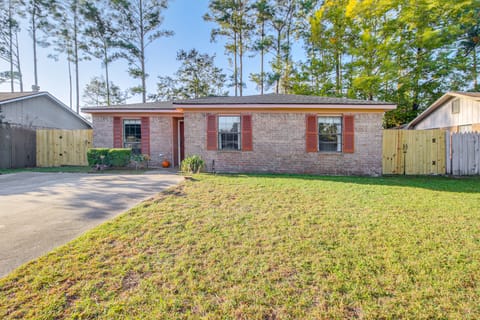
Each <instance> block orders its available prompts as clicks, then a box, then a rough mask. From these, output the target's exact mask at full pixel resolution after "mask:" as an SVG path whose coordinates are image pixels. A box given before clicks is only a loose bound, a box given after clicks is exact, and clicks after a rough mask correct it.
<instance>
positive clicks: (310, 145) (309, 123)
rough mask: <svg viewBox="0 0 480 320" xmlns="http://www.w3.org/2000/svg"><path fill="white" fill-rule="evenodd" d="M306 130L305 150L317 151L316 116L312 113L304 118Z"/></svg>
mask: <svg viewBox="0 0 480 320" xmlns="http://www.w3.org/2000/svg"><path fill="white" fill-rule="evenodd" d="M306 128H307V132H306V135H305V138H306V145H307V152H317V151H318V123H317V116H316V115H314V114H307V119H306Z"/></svg>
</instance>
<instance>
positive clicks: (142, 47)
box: [139, 0, 147, 103]
mask: <svg viewBox="0 0 480 320" xmlns="http://www.w3.org/2000/svg"><path fill="white" fill-rule="evenodd" d="M139 4H140V6H139V9H140V12H139V13H140V35H141V36H140V65H141V68H142V74H141V76H142V102H143V103H145V102H147V81H146V77H147V75H146V74H145V33H144V32H145V26H144V22H143V1H142V0H139Z"/></svg>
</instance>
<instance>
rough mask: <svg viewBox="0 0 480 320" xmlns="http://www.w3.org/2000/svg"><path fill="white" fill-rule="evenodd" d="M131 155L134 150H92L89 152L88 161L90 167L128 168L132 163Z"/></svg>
mask: <svg viewBox="0 0 480 320" xmlns="http://www.w3.org/2000/svg"><path fill="white" fill-rule="evenodd" d="M131 155H132V149H127V148H116V149H109V148H92V149H89V150H88V152H87V159H88V165H89V166H94V165H106V166H112V167H126V166H127V165H128V164H129V163H130V157H131ZM102 158H103V159H102Z"/></svg>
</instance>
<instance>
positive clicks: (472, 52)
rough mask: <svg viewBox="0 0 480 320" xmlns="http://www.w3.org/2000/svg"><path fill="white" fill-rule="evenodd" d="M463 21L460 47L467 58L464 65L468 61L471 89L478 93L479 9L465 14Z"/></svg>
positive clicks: (476, 8) (479, 88)
mask: <svg viewBox="0 0 480 320" xmlns="http://www.w3.org/2000/svg"><path fill="white" fill-rule="evenodd" d="M464 16H465V20H466V21H464V22H463V23H462V25H461V26H462V29H461V30H462V32H463V35H462V36H461V40H460V47H461V48H462V49H463V52H464V55H465V56H466V57H469V58H470V59H467V61H466V64H468V63H469V61H468V60H470V69H471V72H470V73H471V76H470V77H471V79H472V82H473V86H472V89H473V90H474V91H479V90H480V87H479V85H478V47H480V8H479V7H478V6H476V7H474V8H472V10H468V11H466V12H465V15H464Z"/></svg>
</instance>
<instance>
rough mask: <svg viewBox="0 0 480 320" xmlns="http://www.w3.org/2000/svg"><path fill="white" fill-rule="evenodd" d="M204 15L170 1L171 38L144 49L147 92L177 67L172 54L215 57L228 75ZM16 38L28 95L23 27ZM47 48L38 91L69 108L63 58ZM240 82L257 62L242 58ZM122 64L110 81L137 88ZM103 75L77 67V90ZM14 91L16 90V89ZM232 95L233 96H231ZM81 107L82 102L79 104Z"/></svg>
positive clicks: (201, 6)
mask: <svg viewBox="0 0 480 320" xmlns="http://www.w3.org/2000/svg"><path fill="white" fill-rule="evenodd" d="M207 11H208V0H174V1H172V2H171V3H170V7H169V8H168V9H167V10H166V11H165V12H164V17H165V21H164V24H163V28H164V29H169V30H173V31H174V32H175V35H174V36H173V37H171V38H160V39H159V40H157V41H155V42H154V43H153V44H152V45H151V46H150V47H148V48H147V59H148V60H147V69H148V72H149V74H150V77H149V79H148V83H147V90H148V92H149V93H153V92H154V91H155V89H156V84H155V83H156V80H157V76H159V75H163V76H165V75H171V74H173V73H174V72H175V71H176V70H177V68H178V66H179V64H178V63H177V61H176V59H175V58H176V53H177V51H178V50H180V49H185V50H189V49H193V48H195V49H197V50H198V51H199V52H201V53H208V54H215V55H216V65H217V66H219V67H221V68H222V69H223V71H224V73H227V74H230V72H231V67H230V66H229V64H228V57H227V56H226V55H225V49H224V47H223V45H224V43H223V40H222V39H221V38H219V39H218V40H219V41H218V42H217V43H211V42H210V31H211V29H212V28H214V27H215V24H213V23H208V22H205V21H204V20H203V18H202V17H203V15H204V14H205V13H206V12H207ZM22 27H23V30H22V32H21V35H20V48H21V52H20V54H21V63H22V73H23V80H24V90H25V91H30V90H31V89H30V88H31V86H32V84H33V61H32V60H33V58H32V50H31V47H32V41H31V38H30V36H29V34H28V32H27V31H26V29H27V28H26V26H22ZM51 51H52V49H51V48H40V49H39V52H38V66H39V85H40V89H41V90H42V91H49V92H50V93H52V94H53V95H55V96H56V97H57V98H59V99H60V100H61V101H63V102H64V103H65V104H67V105H68V104H69V86H68V69H67V62H66V60H65V57H60V59H59V61H54V60H53V59H50V58H48V57H47V56H48V54H49V53H51ZM244 65H245V66H244V69H245V70H244V79H248V75H249V73H251V72H256V71H257V70H258V69H259V59H258V57H255V58H248V57H246V59H245V62H244ZM126 69H127V67H126V63H125V62H124V61H122V60H118V61H115V62H114V63H113V64H112V66H111V80H112V81H113V82H114V83H115V84H116V85H119V86H120V87H121V88H122V89H127V88H129V87H132V86H134V85H138V84H139V81H137V80H134V79H131V78H130V76H129V75H128V74H127V72H126ZM0 70H2V71H3V70H8V65H6V64H5V63H0ZM100 75H103V69H102V68H101V65H100V62H99V61H96V60H94V61H83V62H81V64H80V89H81V94H82V92H83V88H84V87H85V85H86V84H87V83H88V82H89V80H90V79H91V78H92V77H94V76H100ZM0 90H1V91H9V90H10V85H9V83H4V84H3V85H0ZM17 90H18V89H17ZM256 93H257V91H256V88H255V85H254V84H253V83H248V82H247V88H246V89H245V90H244V95H248V94H256ZM231 94H233V92H231ZM140 100H141V98H140V96H139V95H137V96H134V97H132V98H131V99H129V101H128V102H139V101H140ZM81 104H82V105H83V101H81Z"/></svg>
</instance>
